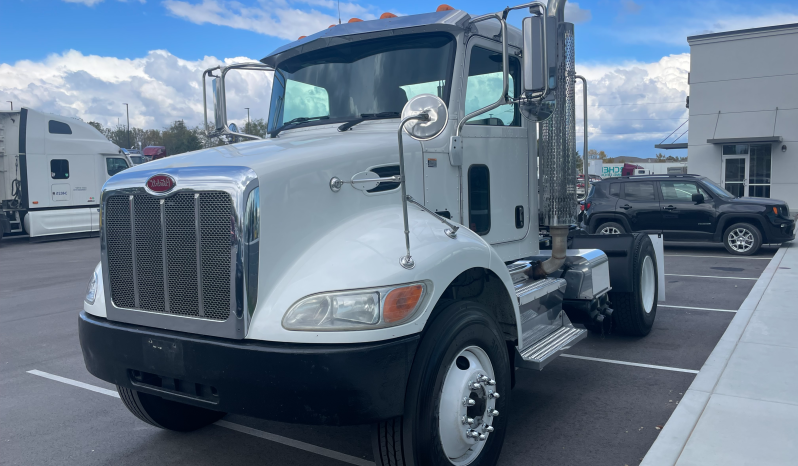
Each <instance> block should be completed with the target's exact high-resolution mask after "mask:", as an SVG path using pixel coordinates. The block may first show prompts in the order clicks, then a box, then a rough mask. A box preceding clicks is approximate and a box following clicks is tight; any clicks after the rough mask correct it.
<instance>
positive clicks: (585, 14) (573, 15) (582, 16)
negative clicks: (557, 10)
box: [565, 2, 593, 24]
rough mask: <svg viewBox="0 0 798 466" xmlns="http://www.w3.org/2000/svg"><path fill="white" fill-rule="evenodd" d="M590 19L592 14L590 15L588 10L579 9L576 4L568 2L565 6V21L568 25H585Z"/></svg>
mask: <svg viewBox="0 0 798 466" xmlns="http://www.w3.org/2000/svg"><path fill="white" fill-rule="evenodd" d="M592 18H593V14H592V13H590V10H585V9H582V8H580V7H579V4H578V3H576V2H573V3H572V2H568V3H566V4H565V20H566V21H568V22H569V23H574V24H579V23H586V22H588V21H590V20H591V19H592Z"/></svg>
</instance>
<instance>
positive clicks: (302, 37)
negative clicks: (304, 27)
mask: <svg viewBox="0 0 798 466" xmlns="http://www.w3.org/2000/svg"><path fill="white" fill-rule="evenodd" d="M305 37H307V36H299V39H297V40H302V39H304V38H305Z"/></svg>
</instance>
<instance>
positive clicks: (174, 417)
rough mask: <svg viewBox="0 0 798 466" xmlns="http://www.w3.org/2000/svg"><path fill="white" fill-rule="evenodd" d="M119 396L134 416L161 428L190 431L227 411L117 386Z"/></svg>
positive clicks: (220, 416) (209, 422)
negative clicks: (166, 398) (188, 403)
mask: <svg viewBox="0 0 798 466" xmlns="http://www.w3.org/2000/svg"><path fill="white" fill-rule="evenodd" d="M116 390H117V391H118V392H119V398H121V399H122V403H124V405H125V407H126V408H127V409H128V410H130V412H131V413H133V415H134V416H136V417H137V418H139V419H141V420H142V421H144V422H146V423H147V424H149V425H151V426H155V427H159V428H161V429H166V430H174V431H178V432H190V431H192V430H197V429H200V428H202V427H205V426H207V425H209V424H213V423H214V422H216V421H218V420H219V419H221V418H222V417H224V415H225V413H222V412H219V411H212V410H210V409H205V408H200V407H198V406H193V405H187V404H185V403H178V402H177V401H172V400H165V399H163V398H161V397H159V396H156V395H151V394H149V393H142V392H139V391H136V390H131V389H129V388H125V387H121V386H119V385H117V386H116Z"/></svg>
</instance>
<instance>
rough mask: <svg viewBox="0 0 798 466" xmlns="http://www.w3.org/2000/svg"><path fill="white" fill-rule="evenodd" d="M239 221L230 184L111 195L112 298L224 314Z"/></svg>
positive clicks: (134, 305)
mask: <svg viewBox="0 0 798 466" xmlns="http://www.w3.org/2000/svg"><path fill="white" fill-rule="evenodd" d="M233 221H234V216H233V201H232V198H231V197H230V195H229V194H227V193H224V192H201V193H193V192H185V193H178V194H175V195H173V196H170V197H166V198H157V197H155V196H151V195H148V194H143V193H142V194H135V195H113V196H110V197H109V198H108V199H107V201H106V202H105V212H104V222H105V230H106V248H107V255H108V269H109V270H108V277H109V281H110V290H111V299H112V300H113V302H114V305H115V306H116V307H119V308H127V309H136V310H142V311H150V312H157V313H163V314H172V315H179V316H188V317H203V318H206V319H213V320H220V321H223V320H226V319H227V318H228V316H229V315H230V309H231V299H230V298H231V297H230V283H231V261H232V255H231V240H232V236H231V231H232V226H233ZM198 261H199V263H198Z"/></svg>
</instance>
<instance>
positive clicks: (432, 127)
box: [402, 94, 449, 141]
mask: <svg viewBox="0 0 798 466" xmlns="http://www.w3.org/2000/svg"><path fill="white" fill-rule="evenodd" d="M422 114H426V115H427V116H426V117H425V118H414V119H410V120H407V118H408V117H418V116H421V115H422ZM448 119H449V111H448V110H447V109H446V104H445V103H444V102H443V100H441V98H440V97H438V96H434V95H432V94H420V95H417V96H415V97H413V98H412V99H410V101H409V102H407V103H406V104H405V107H404V108H403V109H402V121H404V122H405V123H404V125H403V129H404V131H405V132H406V133H407V134H409V135H410V137H411V138H413V139H415V140H417V141H428V140H430V139H434V138H436V137H438V136H439V135H440V134H441V133H442V132H443V130H444V129H446V123H447V121H448ZM405 120H407V121H405Z"/></svg>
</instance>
